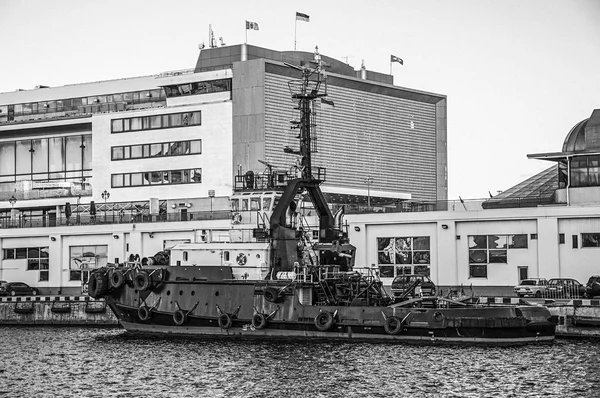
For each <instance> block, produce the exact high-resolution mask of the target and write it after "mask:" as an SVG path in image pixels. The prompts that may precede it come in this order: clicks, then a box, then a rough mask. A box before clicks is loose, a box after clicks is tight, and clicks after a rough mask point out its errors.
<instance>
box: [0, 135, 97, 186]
mask: <svg viewBox="0 0 600 398" xmlns="http://www.w3.org/2000/svg"><path fill="white" fill-rule="evenodd" d="M91 171H92V135H91V134H85V135H72V136H64V137H52V138H36V139H27V140H18V141H5V142H0V192H15V191H16V190H22V188H21V189H18V187H17V183H19V182H21V181H34V182H39V183H41V182H52V181H54V182H55V181H66V182H68V181H73V182H78V183H81V181H82V180H85V179H88V180H89V179H90V177H91Z"/></svg>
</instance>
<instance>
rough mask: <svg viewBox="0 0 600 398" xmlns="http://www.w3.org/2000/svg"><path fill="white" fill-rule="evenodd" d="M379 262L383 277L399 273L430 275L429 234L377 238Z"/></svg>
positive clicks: (390, 276)
mask: <svg viewBox="0 0 600 398" xmlns="http://www.w3.org/2000/svg"><path fill="white" fill-rule="evenodd" d="M377 262H378V266H379V274H380V276H381V277H383V278H393V277H395V276H398V275H411V274H420V275H426V276H429V275H430V272H431V270H430V267H431V260H430V239H429V237H428V236H418V237H398V238H377Z"/></svg>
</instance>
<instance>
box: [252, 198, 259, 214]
mask: <svg viewBox="0 0 600 398" xmlns="http://www.w3.org/2000/svg"><path fill="white" fill-rule="evenodd" d="M250 210H253V211H255V210H260V198H251V199H250Z"/></svg>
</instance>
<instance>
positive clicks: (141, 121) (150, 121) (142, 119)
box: [111, 111, 202, 133]
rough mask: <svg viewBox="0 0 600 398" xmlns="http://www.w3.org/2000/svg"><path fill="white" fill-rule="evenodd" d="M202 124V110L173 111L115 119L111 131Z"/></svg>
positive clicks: (121, 131) (122, 131) (119, 131)
mask: <svg viewBox="0 0 600 398" xmlns="http://www.w3.org/2000/svg"><path fill="white" fill-rule="evenodd" d="M166 116H168V117H166ZM201 124H202V113H201V111H194V112H183V113H171V114H163V115H152V116H139V117H130V118H127V119H113V120H112V121H111V132H112V133H126V132H129V131H142V130H157V129H167V128H175V127H187V126H200V125H201Z"/></svg>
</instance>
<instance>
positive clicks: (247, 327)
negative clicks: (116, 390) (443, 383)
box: [110, 302, 555, 345]
mask: <svg viewBox="0 0 600 398" xmlns="http://www.w3.org/2000/svg"><path fill="white" fill-rule="evenodd" d="M110 307H111V308H112V309H113V311H114V312H115V314H117V316H118V317H119V320H120V322H121V324H122V326H123V327H124V328H125V330H127V332H129V333H133V334H145V335H172V336H198V337H209V336H212V337H228V338H251V339H277V338H303V339H335V340H357V341H384V342H398V343H418V344H467V345H476V344H482V345H519V344H530V343H544V342H546V343H547V342H552V341H554V337H555V325H554V324H552V323H550V322H541V323H535V324H533V323H529V324H526V325H523V326H512V327H510V326H506V327H502V326H501V325H494V324H493V320H494V314H497V312H498V308H494V307H487V308H484V309H481V308H480V309H477V314H474V315H476V316H475V317H469V316H468V315H470V314H469V312H470V311H468V310H465V309H460V311H461V314H462V315H460V316H459V317H455V318H453V317H452V316H453V314H452V309H445V310H439V311H440V312H443V313H444V316H447V317H449V319H448V320H447V321H446V322H443V323H442V324H439V325H436V324H430V323H429V322H419V321H415V322H412V323H408V324H407V325H406V326H404V327H402V330H401V331H400V332H398V333H397V334H390V333H389V332H388V331H386V328H385V327H384V321H383V319H381V318H382V316H381V315H379V316H378V317H377V316H370V317H369V316H368V315H367V316H365V319H360V320H358V322H352V323H349V322H336V323H335V324H334V325H333V326H332V327H331V328H330V329H329V330H326V331H321V330H318V329H317V327H316V325H315V324H314V322H310V321H303V322H300V321H293V320H287V321H283V320H278V321H270V322H269V323H268V324H267V325H266V326H265V327H264V328H262V329H258V328H256V327H254V325H253V324H252V320H251V319H233V320H232V325H231V326H230V327H229V328H227V329H224V328H222V327H220V326H219V322H218V319H217V318H215V317H210V318H209V317H202V316H194V315H190V316H188V317H187V319H186V322H185V324H182V325H177V324H175V322H174V319H173V314H172V313H168V312H159V311H156V312H153V313H152V315H151V318H150V319H148V320H145V321H142V320H140V319H139V316H138V309H137V308H135V307H128V306H124V305H119V304H116V303H115V302H112V303H111V304H110ZM318 310H334V309H333V308H327V307H320V308H319V309H318ZM339 310H340V309H338V311H339ZM342 310H343V309H342ZM371 310H375V311H370V312H371V313H372V315H375V314H376V312H382V311H383V312H384V313H385V312H386V311H389V308H386V307H375V308H371ZM482 310H483V313H482ZM433 311H434V310H433V309H429V310H427V311H426V312H421V313H419V314H418V315H421V316H427V315H429V314H428V312H433ZM465 311H466V312H465ZM486 312H487V313H488V314H487V315H485V313H486ZM338 313H339V314H340V315H341V312H338ZM465 315H467V316H465ZM482 315H484V316H483V317H482ZM486 317H487V318H486ZM464 319H468V320H469V322H468V323H470V325H469V326H456V324H458V323H460V322H463V320H464ZM504 319H506V318H504ZM486 321H487V323H488V324H489V325H488V326H485V325H484V323H486ZM361 322H362V324H361ZM453 324H454V325H453ZM475 324H481V325H475Z"/></svg>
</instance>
